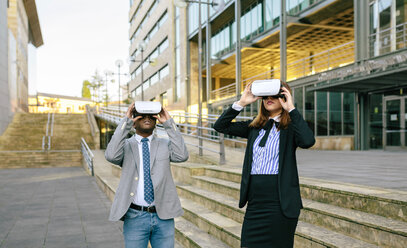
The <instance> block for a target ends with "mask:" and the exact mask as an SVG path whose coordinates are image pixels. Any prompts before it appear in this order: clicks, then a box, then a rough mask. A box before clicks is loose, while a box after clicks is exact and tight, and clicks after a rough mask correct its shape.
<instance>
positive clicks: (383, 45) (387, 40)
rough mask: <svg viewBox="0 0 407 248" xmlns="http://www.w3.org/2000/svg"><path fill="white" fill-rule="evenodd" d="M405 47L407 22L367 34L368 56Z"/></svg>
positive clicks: (406, 42)
mask: <svg viewBox="0 0 407 248" xmlns="http://www.w3.org/2000/svg"><path fill="white" fill-rule="evenodd" d="M406 47H407V22H405V23H401V24H399V25H396V26H394V27H389V28H386V29H383V30H380V32H377V33H373V34H370V35H369V51H370V56H371V57H373V56H379V55H382V54H385V53H389V52H393V51H397V50H399V49H405V48H406Z"/></svg>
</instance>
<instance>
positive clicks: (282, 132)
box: [278, 128, 288, 175]
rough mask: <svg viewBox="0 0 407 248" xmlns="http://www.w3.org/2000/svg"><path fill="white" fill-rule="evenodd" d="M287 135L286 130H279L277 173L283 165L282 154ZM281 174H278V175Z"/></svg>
mask: <svg viewBox="0 0 407 248" xmlns="http://www.w3.org/2000/svg"><path fill="white" fill-rule="evenodd" d="M287 135H288V128H286V129H281V130H280V146H279V162H278V167H279V169H278V170H279V171H281V168H282V167H283V164H284V159H285V157H284V154H285V148H286V144H287ZM280 174H281V173H278V175H280Z"/></svg>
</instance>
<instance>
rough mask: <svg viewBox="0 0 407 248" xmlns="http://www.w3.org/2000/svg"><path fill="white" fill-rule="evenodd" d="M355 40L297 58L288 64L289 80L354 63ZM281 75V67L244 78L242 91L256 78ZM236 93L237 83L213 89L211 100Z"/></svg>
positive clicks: (228, 96) (225, 97)
mask: <svg viewBox="0 0 407 248" xmlns="http://www.w3.org/2000/svg"><path fill="white" fill-rule="evenodd" d="M354 50H355V42H354V41H350V42H348V43H345V44H342V45H340V46H337V47H333V48H331V49H328V50H326V51H323V52H320V53H317V54H314V55H312V56H308V57H305V58H302V59H299V60H296V61H294V62H292V63H290V64H288V65H287V75H288V77H287V81H292V80H295V79H299V78H302V77H306V76H310V75H314V74H316V73H320V72H324V71H327V70H331V69H333V68H336V67H341V66H345V65H347V64H350V63H353V62H354V59H355V55H354V54H355V52H354ZM278 77H280V68H279V67H276V68H274V69H271V70H268V71H265V72H263V73H260V74H258V75H255V76H252V77H249V78H246V79H244V80H242V86H243V87H242V92H243V90H244V87H246V85H247V84H248V83H249V82H251V81H254V80H260V79H270V78H278ZM235 95H236V83H232V84H229V85H226V86H224V87H221V88H219V89H216V90H213V91H211V102H214V101H219V100H222V99H227V98H230V97H233V96H235Z"/></svg>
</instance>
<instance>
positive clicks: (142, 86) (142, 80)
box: [138, 41, 146, 101]
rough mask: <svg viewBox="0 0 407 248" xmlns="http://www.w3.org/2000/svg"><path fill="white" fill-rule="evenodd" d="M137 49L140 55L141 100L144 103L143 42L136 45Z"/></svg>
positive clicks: (144, 45) (144, 44)
mask: <svg viewBox="0 0 407 248" xmlns="http://www.w3.org/2000/svg"><path fill="white" fill-rule="evenodd" d="M138 49H139V50H140V55H141V61H140V62H141V64H140V66H141V100H142V101H144V71H143V70H144V68H143V67H144V58H143V52H144V50H145V49H146V43H145V42H144V41H140V42H139V43H138Z"/></svg>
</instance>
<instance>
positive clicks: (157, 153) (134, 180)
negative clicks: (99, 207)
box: [105, 117, 188, 221]
mask: <svg viewBox="0 0 407 248" xmlns="http://www.w3.org/2000/svg"><path fill="white" fill-rule="evenodd" d="M132 126H133V121H132V120H131V119H130V118H128V117H125V118H123V119H122V120H121V122H120V124H119V125H118V126H117V128H116V131H115V132H114V134H113V137H112V139H111V140H110V142H109V144H108V145H107V148H106V152H105V157H106V159H107V160H108V161H109V162H111V163H113V164H117V165H119V166H121V167H122V174H121V177H120V183H119V186H118V188H117V190H116V195H115V196H114V200H113V205H112V208H111V210H110V216H109V220H111V221H118V220H120V219H122V217H123V216H124V215H125V214H126V212H127V210H128V209H129V207H130V203H132V202H133V200H134V198H135V197H136V194H137V185H138V180H143V179H142V178H139V172H140V166H143V165H140V164H139V163H140V157H139V148H138V144H137V141H136V140H135V139H134V138H133V137H132V138H129V139H127V138H126V137H127V135H128V133H129V131H130V129H131V128H132ZM163 126H164V128H165V130H166V131H167V134H168V137H169V140H168V139H163V138H158V137H155V136H153V138H152V140H151V144H150V172H151V180H152V181H153V186H154V200H155V207H156V210H157V214H158V217H159V218H160V219H171V218H175V217H178V216H181V215H182V214H183V210H182V208H181V203H180V200H179V198H178V194H177V190H176V188H175V184H174V181H173V179H172V174H171V168H170V161H171V162H184V161H186V160H187V159H188V151H187V148H186V146H185V143H184V139H183V138H182V134H181V133H180V132H179V130H178V128H177V126H176V125H175V122H174V120H173V119H169V120H167V121H166V122H164V123H163Z"/></svg>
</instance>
